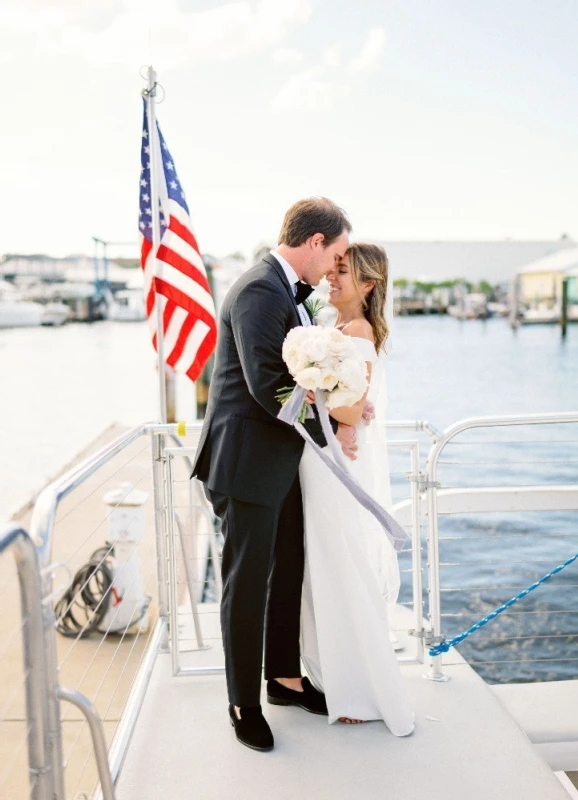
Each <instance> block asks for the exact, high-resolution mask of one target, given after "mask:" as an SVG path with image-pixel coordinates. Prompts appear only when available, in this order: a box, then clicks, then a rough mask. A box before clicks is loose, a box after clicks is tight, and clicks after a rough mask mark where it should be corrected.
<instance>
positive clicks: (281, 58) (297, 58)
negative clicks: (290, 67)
mask: <svg viewBox="0 0 578 800" xmlns="http://www.w3.org/2000/svg"><path fill="white" fill-rule="evenodd" d="M304 58H305V56H304V55H303V53H302V52H301V51H299V50H293V49H291V48H289V47H281V48H279V50H274V51H273V52H272V53H271V59H272V60H273V61H275V63H276V64H300V63H301V62H302V61H303V59H304Z"/></svg>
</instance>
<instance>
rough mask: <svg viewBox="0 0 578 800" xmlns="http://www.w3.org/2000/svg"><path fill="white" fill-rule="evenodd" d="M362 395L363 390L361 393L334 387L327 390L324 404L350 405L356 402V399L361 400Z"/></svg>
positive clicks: (334, 406) (332, 405)
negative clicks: (331, 389)
mask: <svg viewBox="0 0 578 800" xmlns="http://www.w3.org/2000/svg"><path fill="white" fill-rule="evenodd" d="M362 397H363V392H362V393H361V394H359V393H357V392H350V391H348V390H347V389H341V388H339V387H338V388H337V389H334V390H333V391H332V392H329V394H328V395H327V400H326V401H325V405H326V406H327V408H329V409H332V408H341V407H342V406H352V405H354V404H355V403H357V401H358V400H361V398H362Z"/></svg>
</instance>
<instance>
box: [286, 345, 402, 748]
mask: <svg viewBox="0 0 578 800" xmlns="http://www.w3.org/2000/svg"><path fill="white" fill-rule="evenodd" d="M351 338H352V340H353V341H354V342H355V344H356V346H357V347H358V348H359V350H360V352H361V353H362V355H363V356H364V358H365V360H366V361H371V362H372V374H371V381H370V386H369V392H368V400H371V401H372V402H374V404H375V403H376V400H377V394H378V392H379V385H380V382H381V378H382V377H383V370H384V364H383V359H382V358H378V356H377V355H376V353H375V348H374V346H373V344H372V343H371V342H369V341H368V340H367V339H361V338H358V337H351ZM356 433H357V444H358V448H359V449H358V451H357V460H355V461H350V460H347V463H348V466H349V468H350V471H351V473H352V474H353V475H354V476H355V477H356V478H357V480H358V481H359V483H360V484H361V485H362V486H363V488H364V489H365V490H366V491H367V492H368V493H369V494H371V495H373V496H374V497H375V498H376V500H378V501H379V502H380V503H381V504H382V505H383V506H384V507H385V508H388V506H391V495H390V489H389V471H388V469H387V457H386V455H385V448H384V447H383V446H382V447H381V448H380V447H379V445H378V446H375V444H376V442H375V440H376V438H377V437H378V430H377V423H376V422H373V423H371V424H370V425H369V426H365V425H363V424H359V425H358V426H357V429H356ZM380 450H381V452H380ZM378 458H379V463H377V459H378ZM299 478H300V483H301V492H302V495H303V513H304V522H305V573H304V577H303V595H302V603H301V658H302V660H303V663H304V665H305V668H306V670H307V672H308V674H309V677H310V679H311V682H312V683H313V684H314V685H315V686H316V687H317V688H318V689H319V690H321V691H324V692H325V696H326V699H327V707H328V710H329V723H333V722H335V721H336V720H337V719H338V718H339V717H350V718H352V719H362V720H383V721H384V722H385V724H386V725H387V727H388V728H389V730H390V731H391V732H392V733H393V734H394V735H395V736H407V735H409V734H410V733H412V731H413V729H414V715H413V712H412V710H411V708H410V704H409V700H408V697H407V694H406V691H405V687H404V684H403V680H402V676H401V672H400V669H399V665H398V662H397V657H396V655H395V653H394V650H393V647H392V644H391V642H390V636H389V624H388V605H390V606H391V604H392V603H395V601H396V599H397V593H398V590H399V568H398V565H397V556H396V553H395V551H394V549H393V546H392V545H391V544H390V542H389V540H388V539H387V537H386V534H385V532H384V531H383V529H382V528H381V526H380V524H379V523H378V522H377V520H376V519H375V517H374V516H373V515H372V514H370V513H369V512H368V511H367V510H366V509H365V508H363V507H362V506H361V505H360V504H359V503H358V501H357V500H356V499H355V498H354V497H353V496H352V495H351V494H350V493H349V492H348V490H347V489H346V488H345V486H343V484H342V483H341V482H340V481H339V480H338V479H337V478H336V477H335V476H334V475H333V473H332V472H331V471H330V470H329V468H328V467H327V466H326V465H325V464H324V463H323V461H322V460H321V459H320V458H319V456H318V455H317V454H316V453H315V451H314V449H313V448H312V447H311V445H310V444H309V443H307V442H306V443H305V449H304V452H303V456H302V458H301V464H300V467H299ZM378 484H379V485H378Z"/></svg>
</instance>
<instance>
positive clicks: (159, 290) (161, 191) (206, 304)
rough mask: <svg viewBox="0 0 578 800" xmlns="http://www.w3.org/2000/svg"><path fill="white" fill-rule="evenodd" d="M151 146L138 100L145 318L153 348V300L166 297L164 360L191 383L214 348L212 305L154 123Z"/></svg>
mask: <svg viewBox="0 0 578 800" xmlns="http://www.w3.org/2000/svg"><path fill="white" fill-rule="evenodd" d="M156 150H157V152H156V153H155V152H154V147H153V145H152V144H151V142H149V130H148V114H147V106H146V101H144V119H143V128H142V150H141V167H142V169H141V176H140V214H139V229H140V234H141V266H142V268H143V271H144V279H145V280H144V291H145V299H146V311H147V317H148V321H149V328H150V332H151V336H152V340H153V347H154V348H155V350H157V349H158V348H157V322H156V320H157V312H156V301H157V298H158V299H159V300H160V297H161V296H162V297H166V302H165V306H164V312H163V341H164V355H165V361H166V363H167V364H169V365H170V366H171V367H173V368H174V369H176V370H177V371H178V372H183V373H184V374H186V375H188V376H189V378H190V379H191V380H192V381H194V380H196V379H197V378H198V377H199V375H200V373H201V371H202V369H203V367H204V365H205V364H206V363H207V361H208V360H209V358H210V356H211V353H212V352H213V350H214V349H215V342H216V339H217V324H216V314H215V305H214V303H213V298H212V296H211V290H210V287H209V282H208V280H207V273H206V271H205V266H204V264H203V260H202V258H201V254H200V251H199V246H198V244H197V240H196V239H195V235H194V234H193V230H192V227H191V221H190V219H189V208H188V206H187V202H186V200H185V193H184V191H183V189H182V186H181V183H180V181H179V179H178V176H177V171H176V169H175V164H174V161H173V159H172V158H171V154H170V153H169V148H168V147H167V144H166V142H165V140H164V138H163V135H162V133H161V130H160V128H159V126H158V123H157V148H156ZM155 157H156V159H157V162H156V163H157V164H158V165H159V168H158V169H157V175H158V184H159V185H158V196H157V197H156V198H154V197H152V196H151V169H150V165H151V160H152V159H153V158H155ZM155 205H156V208H157V209H158V210H159V212H160V244H159V248H158V252H157V262H158V263H157V265H156V267H155V259H154V254H153V241H152V239H153V226H152V215H153V212H154V210H155ZM155 269H156V272H155ZM160 302H162V301H160Z"/></svg>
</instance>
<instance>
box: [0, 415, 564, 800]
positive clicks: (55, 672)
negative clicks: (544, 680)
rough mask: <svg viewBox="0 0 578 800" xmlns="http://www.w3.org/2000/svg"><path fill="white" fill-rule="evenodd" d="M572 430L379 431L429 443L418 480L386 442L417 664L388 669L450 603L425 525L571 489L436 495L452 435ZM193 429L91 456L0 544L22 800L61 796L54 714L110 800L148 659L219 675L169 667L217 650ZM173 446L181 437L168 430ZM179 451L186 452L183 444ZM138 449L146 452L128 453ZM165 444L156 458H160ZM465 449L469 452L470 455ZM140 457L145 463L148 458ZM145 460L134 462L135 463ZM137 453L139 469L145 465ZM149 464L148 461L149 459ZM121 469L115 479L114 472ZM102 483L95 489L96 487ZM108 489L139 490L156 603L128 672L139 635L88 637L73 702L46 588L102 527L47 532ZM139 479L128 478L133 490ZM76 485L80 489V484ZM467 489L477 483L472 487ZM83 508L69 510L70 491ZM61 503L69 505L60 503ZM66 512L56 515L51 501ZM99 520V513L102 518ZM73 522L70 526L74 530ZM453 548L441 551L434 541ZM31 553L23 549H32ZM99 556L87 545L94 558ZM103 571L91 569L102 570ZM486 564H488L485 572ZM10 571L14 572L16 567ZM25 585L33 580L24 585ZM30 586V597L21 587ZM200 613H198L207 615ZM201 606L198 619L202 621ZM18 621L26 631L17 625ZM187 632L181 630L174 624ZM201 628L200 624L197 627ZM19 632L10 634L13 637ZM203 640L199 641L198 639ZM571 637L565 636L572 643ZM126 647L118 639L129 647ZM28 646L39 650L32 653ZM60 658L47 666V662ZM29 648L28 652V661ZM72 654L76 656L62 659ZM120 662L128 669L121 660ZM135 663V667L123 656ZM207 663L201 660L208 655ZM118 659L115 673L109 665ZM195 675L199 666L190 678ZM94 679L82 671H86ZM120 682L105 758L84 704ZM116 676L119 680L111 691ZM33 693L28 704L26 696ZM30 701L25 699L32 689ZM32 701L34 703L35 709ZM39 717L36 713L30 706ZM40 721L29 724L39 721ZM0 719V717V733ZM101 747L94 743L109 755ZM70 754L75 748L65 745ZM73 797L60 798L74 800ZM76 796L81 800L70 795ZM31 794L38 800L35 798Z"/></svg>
mask: <svg viewBox="0 0 578 800" xmlns="http://www.w3.org/2000/svg"><path fill="white" fill-rule="evenodd" d="M567 423H568V424H569V423H578V414H547V415H534V416H530V415H528V416H521V417H485V418H477V419H471V420H464V421H462V422H460V423H457V424H456V425H453V426H451V427H449V428H447V429H446V430H445V431H443V432H439V431H437V430H436V429H435V428H433V427H432V426H431V425H429V423H427V422H425V421H417V422H414V421H402V422H396V423H388V425H387V429H388V432H392V431H394V432H397V433H398V434H401V435H404V436H405V435H407V432H408V431H412V432H418V433H421V434H423V435H425V436H427V437H428V438H429V439H431V440H433V444H432V446H431V449H430V450H429V455H428V458H427V463H426V467H425V471H423V470H422V469H420V450H419V443H418V440H417V438H413V437H412V438H409V439H406V438H404V439H395V438H392V439H390V440H389V441H388V448H389V449H390V450H391V452H392V453H396V454H397V453H400V454H403V453H404V452H405V453H407V454H408V455H409V470H400V473H403V474H404V478H403V480H405V481H407V483H406V484H405V485H406V486H407V490H408V492H409V496H406V497H405V498H403V499H401V500H400V501H399V502H397V503H394V505H393V510H394V513H395V515H396V518H397V519H398V521H399V522H400V523H401V524H403V525H405V526H406V527H407V529H408V531H409V532H410V533H411V547H409V548H407V551H406V554H405V558H407V559H410V560H411V564H410V567H409V568H408V569H407V570H403V573H404V580H405V581H406V590H407V592H408V593H409V596H410V597H411V601H408V603H407V605H411V606H412V617H411V624H413V626H414V633H415V635H416V642H417V652H416V654H415V656H414V655H411V656H409V657H408V656H401V657H400V661H402V662H404V661H405V662H410V663H412V662H413V663H415V662H416V661H417V662H423V660H424V643H430V642H435V641H436V640H439V637H441V635H442V619H448V618H449V617H448V616H446V617H444V616H443V615H442V604H441V600H442V595H444V592H446V593H448V594H449V593H450V591H451V590H452V587H447V586H443V585H442V583H441V580H440V571H441V570H442V569H446V568H451V566H452V565H453V564H456V565H457V564H459V561H457V560H456V561H455V562H454V561H451V560H447V561H440V549H439V548H440V537H439V518H440V517H443V518H444V519H446V518H450V517H452V516H453V515H455V514H458V513H460V514H461V513H486V512H488V511H492V512H494V511H504V512H505V511H506V510H507V511H508V513H509V512H510V511H511V510H512V509H523V510H524V511H528V510H530V509H533V510H538V509H540V508H557V509H566V510H570V509H572V510H574V509H578V489H577V488H576V486H566V485H565V486H548V487H544V489H543V491H537V489H536V487H529V486H516V487H509V488H503V487H502V488H498V487H488V486H480V485H476V486H474V487H468V486H466V487H449V488H442V486H441V485H440V482H439V480H438V478H439V474H438V465H439V464H440V461H441V459H440V456H441V454H442V453H443V452H444V451H445V448H446V446H448V445H449V444H450V443H452V442H453V440H454V439H455V438H456V437H457V436H458V435H459V434H460V433H462V432H464V431H470V430H472V429H476V428H482V427H483V428H496V427H504V426H522V425H532V426H538V425H552V424H567ZM200 428H201V425H200V423H196V424H193V425H187V426H186V430H185V431H184V433H185V436H186V437H188V438H185V440H184V444H183V441H182V440H181V439H178V438H177V439H176V440H175V436H176V434H177V430H178V428H177V425H171V424H168V425H158V424H148V425H141V426H138V427H136V428H134V429H132V430H130V431H128V432H127V433H126V434H123V435H122V436H120V437H119V438H118V439H116V440H115V441H113V442H111V443H110V444H108V445H106V446H105V447H103V448H102V449H101V450H100V451H99V452H98V453H96V454H94V455H93V456H91V457H89V458H88V459H86V460H85V461H84V462H83V463H82V464H80V465H78V466H77V467H75V468H74V469H73V470H70V471H69V472H68V473H66V474H65V475H63V476H62V477H61V478H59V479H58V480H57V481H55V482H54V483H52V484H51V485H50V486H48V487H47V488H46V489H45V490H44V491H43V492H42V493H41V494H40V496H39V498H38V500H37V503H36V506H35V508H34V512H33V516H32V521H31V536H30V538H28V537H27V536H26V533H25V531H23V530H22V529H20V528H19V527H18V526H14V527H13V528H11V529H10V531H9V533H8V534H6V535H5V536H4V537H3V538H2V539H1V540H0V542H2V543H4V544H0V552H2V551H3V550H6V549H9V548H11V549H14V548H16V551H17V552H22V553H24V554H25V555H24V556H23V557H22V558H21V561H22V563H23V564H24V562H25V563H26V566H25V567H22V569H23V570H24V573H23V574H25V575H26V577H25V580H26V583H27V586H28V591H29V595H28V600H27V601H26V603H25V604H24V605H23V614H24V609H25V608H27V609H28V611H27V612H26V614H27V615H28V616H30V614H32V616H34V615H35V614H36V622H35V623H34V624H35V625H36V628H35V630H36V635H35V637H34V642H32V639H30V643H29V644H28V645H26V648H28V649H26V648H25V653H26V659H27V661H26V666H25V681H26V687H27V689H26V690H27V693H28V692H30V697H31V698H35V699H34V700H30V701H29V705H30V709H29V710H30V717H29V726H28V728H29V730H28V736H29V738H28V747H29V761H30V765H31V775H32V790H33V791H34V792H36V794H31V795H30V796H31V797H32V798H34V800H44V798H45V797H46V798H50V800H64V798H65V797H68V796H70V793H67V791H66V786H65V777H66V771H67V769H70V766H71V762H70V759H69V758H65V756H64V752H63V750H64V748H63V727H62V713H61V712H62V709H61V702H62V701H66V702H67V703H69V704H73V705H74V707H75V708H77V709H79V710H80V711H81V712H82V714H83V715H84V718H85V720H86V721H87V722H88V726H89V729H90V732H91V734H92V746H91V747H90V750H89V755H88V757H87V758H90V757H91V756H92V757H93V759H94V762H95V764H96V765H97V767H98V773H99V788H98V789H97V797H102V798H104V800H112V798H114V786H115V785H116V784H117V781H118V778H119V775H120V772H121V769H122V764H123V761H124V758H125V755H126V752H127V749H128V747H129V744H130V741H131V737H132V734H133V731H134V729H135V726H136V724H137V720H138V715H139V711H140V709H141V707H142V704H143V701H144V698H145V695H146V691H147V686H148V683H149V679H150V677H151V674H152V671H153V669H154V665H155V662H156V658H157V655H158V654H159V653H161V652H167V651H168V650H169V649H170V652H171V659H172V665H173V673H174V674H175V675H191V674H196V675H198V674H207V673H214V672H222V671H223V664H222V662H221V663H218V664H217V663H215V664H212V663H210V662H209V661H207V659H206V658H205V657H204V656H203V659H202V660H201V662H200V664H199V661H198V660H197V662H196V664H195V665H193V666H191V665H190V663H189V664H185V663H184V662H183V660H182V656H183V652H182V650H183V648H182V645H183V639H184V638H186V635H189V637H190V639H192V640H193V644H194V649H195V650H196V651H198V650H203V649H210V648H213V647H214V650H213V654H212V655H214V654H215V653H216V652H217V650H218V647H217V646H215V645H213V644H212V642H213V641H214V640H215V639H216V638H218V637H216V636H215V637H212V636H211V635H208V636H207V635H206V631H205V630H203V620H202V615H203V613H204V612H206V613H208V614H210V615H211V620H212V628H213V629H214V628H215V617H216V615H218V600H219V585H218V579H217V576H218V573H219V569H218V560H219V538H218V537H219V534H218V530H217V528H216V526H215V525H214V517H213V515H212V511H211V509H210V508H209V506H208V504H207V501H206V500H205V498H204V494H203V493H202V491H199V489H198V486H197V485H196V481H193V482H191V481H190V480H189V475H190V457H191V456H192V455H193V454H194V452H195V447H196V441H195V440H196V439H197V437H198V434H199V431H200ZM180 434H183V431H182V429H180ZM191 437H192V438H191ZM145 440H146V444H145V445H144V446H141V443H142V442H144V441H145ZM169 440H171V441H170V444H169ZM456 444H457V443H456ZM478 444H479V443H478ZM149 449H150V450H149ZM145 451H147V455H144V453H145ZM149 452H150V455H149ZM151 456H152V458H151ZM114 459H122V463H121V464H120V466H118V461H117V462H114V463H113V460H114ZM103 476H104V478H103ZM121 476H123V477H129V478H131V481H132V484H131V485H138V481H139V480H140V479H142V481H143V483H144V484H146V485H149V484H150V486H151V488H152V498H151V507H150V509H149V508H148V506H147V510H148V511H150V525H149V528H150V531H151V537H150V539H151V541H150V542H149V543H148V544H149V546H150V548H151V555H150V561H151V562H152V564H153V568H152V570H151V573H150V575H149V579H150V580H151V581H152V583H153V584H154V586H153V589H152V591H153V593H154V596H155V602H156V609H155V610H156V619H154V620H152V621H151V624H150V627H149V630H148V639H147V641H146V644H145V646H144V647H142V648H141V653H140V659H138V663H137V664H129V661H130V656H131V654H132V653H133V650H134V647H135V644H137V643H138V642H140V641H141V639H139V636H140V635H141V633H138V632H137V633H136V634H135V633H133V634H127V633H126V631H125V632H123V633H122V635H119V634H117V635H116V636H117V638H116V639H115V641H114V646H113V643H112V634H110V633H109V632H108V631H107V630H105V631H101V638H100V639H99V642H98V644H97V645H95V646H94V647H93V649H92V650H91V651H90V652H89V658H90V660H89V664H88V666H89V667H90V668H92V667H93V666H94V664H95V659H97V660H98V658H100V657H102V655H103V653H104V652H105V649H106V648H109V649H110V652H112V658H111V659H110V660H109V661H108V662H107V663H105V664H104V666H103V665H102V664H99V666H98V671H99V672H100V673H101V674H102V679H101V680H100V682H99V684H98V686H96V689H95V688H94V685H93V686H92V688H90V690H89V689H88V688H87V689H86V690H84V691H85V694H87V695H90V700H89V699H88V697H84V696H83V695H82V694H80V692H79V691H78V690H79V689H81V688H83V686H82V683H83V681H84V679H85V677H86V674H90V673H88V672H86V674H85V676H83V678H82V679H81V681H80V684H79V685H75V686H74V688H65V687H63V686H62V685H61V681H62V678H63V666H64V667H66V665H67V662H70V661H71V660H72V659H73V657H74V658H76V657H77V655H78V654H80V653H81V652H82V651H81V648H84V646H85V642H84V641H82V642H81V639H82V637H81V636H79V637H78V638H75V639H73V640H72V645H71V647H70V648H69V650H68V652H64V653H63V652H62V641H61V640H60V639H59V640H58V641H57V635H56V633H55V622H56V621H57V620H56V619H55V615H54V601H55V599H56V598H57V597H58V595H59V589H58V588H56V589H55V583H56V580H55V576H56V575H58V574H59V572H58V570H59V569H62V566H63V564H64V566H65V567H66V568H67V569H68V571H69V572H71V571H72V569H73V568H74V566H75V565H76V563H77V562H78V561H79V560H80V559H82V558H83V557H84V556H85V554H86V548H87V547H88V546H89V545H90V543H91V542H90V540H91V537H95V536H96V537H100V540H102V538H104V536H105V532H104V529H103V525H104V524H105V523H106V521H107V518H108V515H107V516H104V518H103V517H102V514H100V517H99V515H98V514H96V517H97V518H99V522H98V525H97V526H96V527H94V526H93V525H91V526H89V533H88V535H84V534H83V535H77V536H73V537H72V539H69V541H72V542H73V545H74V546H73V548H72V550H71V551H69V552H67V553H60V552H56V551H57V550H58V548H59V545H58V542H59V535H58V534H59V532H60V531H61V530H63V528H62V527H61V526H62V525H63V523H64V521H65V520H66V521H67V524H68V525H70V524H71V523H72V522H74V521H75V519H76V517H78V518H79V519H83V518H91V519H92V518H94V516H95V510H94V506H93V507H92V508H90V507H89V506H90V503H94V497H95V495H96V493H97V492H98V491H100V490H101V489H102V488H103V487H104V486H105V485H112V484H114V482H115V481H117V480H118V479H119V478H120V477H121ZM139 476H140V478H139ZM89 479H90V480H92V481H93V482H92V483H90V482H89ZM478 484H479V482H478ZM81 487H83V496H82V498H81V499H80V500H79V499H78V496H79V494H80V489H81ZM73 493H74V494H73ZM65 498H69V499H68V501H67V503H66V505H65V506H62V507H61V503H62V501H64V500H65ZM112 511H114V509H112V510H111V511H110V512H109V513H112ZM75 515H76V517H75ZM424 523H425V527H426V530H427V550H428V570H427V573H428V581H427V596H428V614H427V618H426V619H424V613H423V597H422V595H423V589H422V566H421V548H422V541H421V529H422V527H424ZM452 538H453V539H454V540H455V539H456V538H458V537H442V540H443V541H442V544H443V545H444V546H445V540H446V539H447V540H448V541H449V540H450V539H452ZM32 543H34V545H35V547H32ZM101 543H102V542H101V541H99V544H101ZM103 558H104V557H103ZM490 560H491V559H490ZM209 565H211V566H212V569H213V576H212V580H213V582H214V583H215V590H216V591H215V597H213V598H207V597H206V588H207V581H208V566H209ZM19 566H20V564H19ZM32 573H34V574H35V575H36V577H35V578H34V577H33V575H32ZM35 581H36V589H34V591H35V592H36V594H35V595H34V596H33V592H32V589H31V587H32V586H33V585H34V583H35ZM1 588H2V587H1V586H0V591H1ZM207 600H209V602H207ZM203 606H204V607H205V608H203ZM28 616H27V617H26V618H28ZM185 618H188V620H189V621H191V622H192V626H191V625H189V628H188V630H187V628H186V627H184V626H185V625H187V624H188V622H186V621H185ZM205 619H207V618H205ZM30 625H31V627H29V623H26V625H25V627H26V629H27V631H26V633H29V632H30V631H31V630H33V627H32V623H31V624H30ZM23 632H24V629H23ZM210 633H211V630H210V629H209V634H210ZM577 634H578V631H577ZM131 637H132V639H131ZM39 644H41V645H42V646H41V647H39ZM59 646H60V652H59ZM35 648H36V649H35ZM74 648H76V649H74ZM127 652H128V658H125V656H126V654H127ZM137 655H138V654H137ZM208 655H209V657H212V655H211V654H210V653H209V654H208ZM123 659H124V661H123ZM203 661H204V664H205V665H203ZM428 666H429V676H430V677H432V678H434V679H436V680H440V679H443V678H444V675H443V671H442V668H441V657H434V658H429V660H428ZM93 671H94V670H93ZM125 672H126V674H127V675H129V673H130V677H131V679H132V683H131V686H130V688H129V689H128V690H127V691H126V695H127V696H126V700H125V702H124V704H123V705H122V709H121V712H120V714H119V715H118V716H119V717H120V719H119V720H118V724H117V725H116V730H115V731H114V735H113V737H112V741H111V742H110V744H109V745H108V746H107V737H105V731H104V728H103V724H102V722H101V719H102V718H104V719H106V713H107V710H108V709H109V708H110V702H109V704H108V706H107V707H106V709H105V711H104V713H102V712H101V713H100V715H99V714H98V713H97V712H96V710H95V703H96V702H100V699H101V697H102V695H101V690H102V685H103V681H105V680H106V678H107V676H111V677H112V678H114V680H115V681H116V685H115V687H113V688H114V691H113V692H112V697H113V698H114V696H115V693H116V691H117V690H118V685H119V681H120V680H121V679H122V677H123V675H125ZM119 673H120V677H118V675H119ZM40 685H41V686H42V692H40V690H39V688H38V687H39V686H40ZM34 687H36V688H34ZM39 693H40V694H41V695H42V697H41V699H40V698H39ZM38 703H41V706H39V705H38ZM39 709H40V710H39ZM1 721H2V718H1V716H0V722H1ZM110 739H111V737H110V735H109V736H108V740H109V741H110ZM77 741H78V739H77ZM77 788H78V783H77V784H76V786H75V787H74V793H77ZM84 791H85V790H84ZM42 792H45V794H42Z"/></svg>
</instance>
